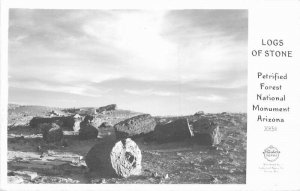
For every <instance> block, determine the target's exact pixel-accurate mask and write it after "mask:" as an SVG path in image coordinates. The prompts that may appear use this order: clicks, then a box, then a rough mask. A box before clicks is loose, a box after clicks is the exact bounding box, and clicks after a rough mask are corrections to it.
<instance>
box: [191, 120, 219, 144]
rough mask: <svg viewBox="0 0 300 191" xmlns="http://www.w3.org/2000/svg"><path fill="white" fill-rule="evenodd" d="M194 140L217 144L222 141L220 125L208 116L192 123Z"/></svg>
mask: <svg viewBox="0 0 300 191" xmlns="http://www.w3.org/2000/svg"><path fill="white" fill-rule="evenodd" d="M191 125H192V128H193V132H194V140H195V141H196V142H198V143H200V144H203V145H217V144H219V143H220V142H221V133H220V130H219V126H218V125H217V124H216V123H215V122H213V121H212V120H210V119H208V118H205V117H204V118H201V119H198V120H197V121H195V122H193V123H192V124H191Z"/></svg>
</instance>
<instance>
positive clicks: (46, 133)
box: [42, 123, 64, 142]
mask: <svg viewBox="0 0 300 191" xmlns="http://www.w3.org/2000/svg"><path fill="white" fill-rule="evenodd" d="M42 132H43V139H44V140H45V141H47V142H57V141H61V140H62V138H63V136H64V134H63V131H62V128H61V127H60V126H59V125H57V124H56V123H51V124H47V125H45V126H44V127H43V129H42Z"/></svg>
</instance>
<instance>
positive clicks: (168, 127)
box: [153, 118, 193, 142]
mask: <svg viewBox="0 0 300 191" xmlns="http://www.w3.org/2000/svg"><path fill="white" fill-rule="evenodd" d="M192 136H193V132H192V131H191V129H190V125H189V122H188V120H187V119H186V118H182V119H177V120H175V121H171V122H169V123H166V124H159V125H157V126H156V127H155V131H154V133H153V139H154V140H156V141H158V142H176V141H183V140H187V139H190V138H191V137H192Z"/></svg>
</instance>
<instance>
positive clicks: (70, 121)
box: [29, 116, 75, 131]
mask: <svg viewBox="0 0 300 191" xmlns="http://www.w3.org/2000/svg"><path fill="white" fill-rule="evenodd" d="M54 122H55V123H57V124H59V125H60V126H61V127H62V128H63V129H64V130H70V131H72V130H73V127H74V123H75V119H74V118H73V116H61V117H34V118H32V119H31V121H30V123H29V125H30V126H31V127H33V128H39V127H40V125H41V124H43V123H49V124H51V123H54Z"/></svg>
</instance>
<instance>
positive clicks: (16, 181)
mask: <svg viewBox="0 0 300 191" xmlns="http://www.w3.org/2000/svg"><path fill="white" fill-rule="evenodd" d="M7 183H8V184H22V183H24V179H23V178H22V177H20V176H8V177H7Z"/></svg>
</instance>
